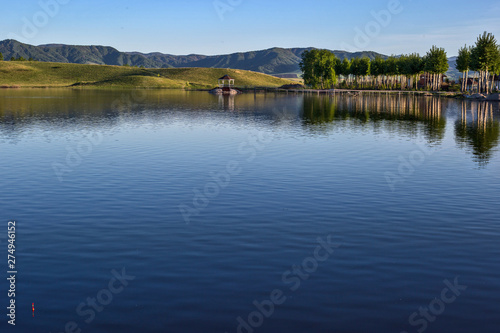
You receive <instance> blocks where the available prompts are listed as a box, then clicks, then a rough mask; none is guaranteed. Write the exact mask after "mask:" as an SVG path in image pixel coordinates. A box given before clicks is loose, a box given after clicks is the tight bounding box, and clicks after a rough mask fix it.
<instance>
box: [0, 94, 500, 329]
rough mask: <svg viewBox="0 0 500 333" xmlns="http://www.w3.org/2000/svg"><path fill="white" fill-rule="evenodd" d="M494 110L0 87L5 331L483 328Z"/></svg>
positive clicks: (408, 101) (365, 100) (498, 285)
mask: <svg viewBox="0 0 500 333" xmlns="http://www.w3.org/2000/svg"><path fill="white" fill-rule="evenodd" d="M499 115H500V111H499V105H498V104H481V103H477V102H462V101H458V100H451V99H444V98H442V99H438V98H431V97H419V98H415V97H405V96H403V95H401V96H399V95H393V96H389V95H385V94H382V95H378V94H372V95H363V96H349V95H343V96H340V95H337V96H334V97H328V96H316V95H309V96H307V95H306V96H304V95H292V94H290V95H285V94H280V95H275V94H253V93H250V94H244V95H240V96H236V97H235V98H219V97H217V96H212V95H209V94H208V93H205V92H181V91H85V90H83V91H82V90H74V91H73V90H36V89H33V90H1V91H0V147H1V149H0V153H1V159H0V179H1V184H2V187H1V192H0V205H1V210H0V212H1V213H0V220H1V221H3V222H2V223H1V225H2V227H1V229H2V231H1V234H0V242H1V244H2V245H1V248H2V251H3V254H2V257H3V258H4V259H3V262H2V264H1V267H2V270H3V271H4V276H5V275H6V271H7V260H6V257H7V253H6V251H7V249H6V235H7V222H8V221H9V220H15V221H16V269H17V270H18V274H17V280H16V298H15V300H16V327H15V328H14V327H11V325H8V324H7V319H8V317H6V314H7V310H6V307H7V306H8V302H9V299H8V298H7V295H6V294H7V290H8V289H9V285H8V284H7V281H6V280H5V278H4V279H2V282H1V283H0V288H1V290H0V295H2V297H1V298H0V300H1V304H2V309H3V310H2V312H3V313H2V314H1V315H2V317H3V318H4V319H3V320H2V322H1V324H0V326H1V327H2V328H1V331H2V332H6V331H9V332H10V331H12V332H34V333H35V332H36V333H38V332H47V333H48V332H53V333H56V332H57V333H59V332H80V331H79V330H81V332H97V333H100V332H117V333H118V332H120V333H121V332H221V333H224V332H246V333H249V332H273V333H277V332H353V333H354V332H395V333H399V332H409V333H410V332H424V331H425V332H454V333H457V332H467V333H470V332H498V327H499V326H500V307H499V300H500V260H499V258H500V217H499V215H498V213H499V204H498V202H499V201H498V197H499V195H500V172H499V171H500V152H499V138H500V123H499ZM32 303H35V312H34V314H33V312H32V309H31V304H32Z"/></svg>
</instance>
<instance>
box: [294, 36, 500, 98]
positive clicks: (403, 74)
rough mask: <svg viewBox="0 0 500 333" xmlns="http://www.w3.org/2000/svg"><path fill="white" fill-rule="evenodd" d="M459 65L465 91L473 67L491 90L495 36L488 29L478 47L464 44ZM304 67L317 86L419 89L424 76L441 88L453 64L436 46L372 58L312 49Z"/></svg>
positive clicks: (499, 50) (497, 56)
mask: <svg viewBox="0 0 500 333" xmlns="http://www.w3.org/2000/svg"><path fill="white" fill-rule="evenodd" d="M456 67H457V69H458V70H459V71H461V72H462V73H463V79H462V91H465V90H467V78H468V73H469V71H470V70H472V71H475V72H477V73H478V75H476V76H478V78H479V79H478V86H479V92H486V93H489V92H491V91H492V90H493V88H494V77H495V74H497V75H498V74H499V72H500V47H499V45H498V43H497V41H496V39H495V37H494V36H493V35H492V34H491V33H486V32H485V33H484V34H483V35H482V36H479V37H478V40H477V42H476V45H475V46H474V47H467V46H465V47H463V48H461V49H460V50H459V55H458V58H457V66H456ZM300 69H301V70H302V72H303V78H304V83H305V84H306V85H308V86H310V87H312V88H314V89H329V88H334V87H336V86H340V87H345V88H375V89H391V90H392V89H398V88H400V89H402V90H405V89H406V90H417V89H418V88H419V85H418V83H419V81H421V80H420V77H423V84H424V85H425V87H426V89H427V90H441V88H442V83H443V75H444V74H445V73H446V72H447V71H448V69H449V65H448V57H447V54H446V51H445V50H444V49H443V48H439V47H437V46H433V47H432V48H431V49H430V50H429V51H428V52H427V54H426V55H425V56H423V57H422V56H420V55H419V54H418V53H412V54H405V55H402V56H398V57H396V56H391V57H389V58H387V59H382V58H375V59H372V60H370V59H369V58H367V57H365V58H353V59H351V60H348V59H347V58H344V59H343V60H340V59H338V58H337V57H336V56H335V54H333V53H332V52H330V51H328V50H310V51H306V52H304V53H303V54H302V61H301V63H300ZM422 74H423V76H422ZM338 78H340V80H338ZM337 81H339V83H338V84H337Z"/></svg>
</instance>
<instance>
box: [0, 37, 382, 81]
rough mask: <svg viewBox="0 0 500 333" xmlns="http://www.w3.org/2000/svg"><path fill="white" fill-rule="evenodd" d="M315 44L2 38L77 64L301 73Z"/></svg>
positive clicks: (28, 53)
mask: <svg viewBox="0 0 500 333" xmlns="http://www.w3.org/2000/svg"><path fill="white" fill-rule="evenodd" d="M310 49H312V48H288V49H285V48H278V47H275V48H271V49H267V50H260V51H251V52H240V53H233V54H225V55H214V56H206V55H199V54H191V55H180V56H179V55H171V54H163V53H158V52H157V53H147V54H144V53H140V52H120V51H118V50H116V49H115V48H112V47H109V46H95V45H91V46H78V45H64V44H47V45H39V46H34V45H29V44H23V43H20V42H18V41H15V40H12V39H7V40H4V41H0V52H1V53H3V55H4V57H5V59H6V60H8V59H10V58H11V57H14V58H19V57H23V58H25V59H29V58H33V59H34V60H38V61H44V62H61V63H76V64H98V65H116V66H121V65H124V64H127V65H131V66H144V67H146V68H181V67H182V68H184V67H205V68H236V69H244V70H250V71H255V72H260V73H265V74H283V73H299V72H300V70H299V63H300V60H301V59H300V57H301V55H302V53H303V52H304V51H305V50H310ZM333 52H334V53H335V54H336V55H337V57H339V58H340V59H343V58H348V59H351V58H358V57H364V56H366V57H368V58H370V59H373V58H375V57H376V56H381V57H383V58H385V57H386V56H384V55H381V54H378V53H375V52H369V51H366V52H355V53H349V52H345V51H333Z"/></svg>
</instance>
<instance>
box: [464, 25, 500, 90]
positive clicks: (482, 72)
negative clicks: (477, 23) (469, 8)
mask: <svg viewBox="0 0 500 333" xmlns="http://www.w3.org/2000/svg"><path fill="white" fill-rule="evenodd" d="M470 58H471V69H472V70H474V71H476V72H479V92H483V91H484V92H486V93H489V92H490V84H489V82H488V81H489V76H490V75H491V74H493V75H494V74H495V73H494V72H495V70H496V69H497V67H498V63H499V62H500V51H499V46H498V44H497V40H496V39H495V37H494V36H493V34H491V33H487V32H486V31H485V32H484V33H483V35H481V36H479V37H478V38H477V41H476V45H475V46H474V48H473V49H472V51H471V56H470ZM491 80H492V82H493V78H491Z"/></svg>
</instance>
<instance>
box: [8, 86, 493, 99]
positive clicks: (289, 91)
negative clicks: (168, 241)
mask: <svg viewBox="0 0 500 333" xmlns="http://www.w3.org/2000/svg"><path fill="white" fill-rule="evenodd" d="M236 88H238V89H239V90H240V91H242V92H243V93H252V92H253V93H257V92H261V93H262V92H263V93H283V94H307V95H312V94H316V95H335V94H348V95H352V96H358V95H362V94H387V95H419V96H423V97H441V96H442V97H446V98H455V99H465V100H471V101H484V102H500V99H488V97H490V96H493V95H498V93H493V94H490V95H488V96H485V98H475V97H473V96H474V95H472V96H469V95H466V94H463V93H460V92H448V91H406V90H363V89H327V90H321V89H282V88H275V87H236ZM9 89H15V90H19V89H72V90H103V91H104V90H165V91H172V90H181V91H186V92H190V91H204V92H210V91H212V90H213V89H208V88H207V89H205V88H203V89H196V88H195V89H189V88H188V89H186V88H174V87H172V88H168V87H113V86H92V85H88V86H86V85H78V86H75V85H69V86H37V85H33V86H18V85H13V86H7V85H3V86H0V90H9Z"/></svg>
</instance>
